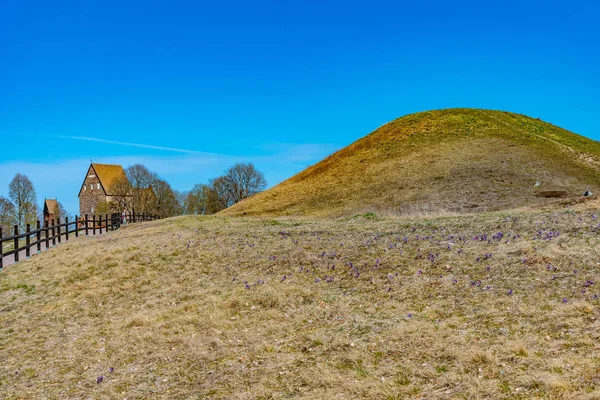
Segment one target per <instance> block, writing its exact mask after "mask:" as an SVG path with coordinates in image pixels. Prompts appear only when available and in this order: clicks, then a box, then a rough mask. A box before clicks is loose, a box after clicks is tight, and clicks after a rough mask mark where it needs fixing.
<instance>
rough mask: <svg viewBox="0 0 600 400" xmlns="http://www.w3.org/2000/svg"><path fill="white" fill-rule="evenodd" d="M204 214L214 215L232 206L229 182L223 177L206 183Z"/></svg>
mask: <svg viewBox="0 0 600 400" xmlns="http://www.w3.org/2000/svg"><path fill="white" fill-rule="evenodd" d="M208 187H209V190H208V196H207V199H206V213H207V214H215V213H218V212H219V211H221V210H223V209H225V208H227V207H229V206H230V205H232V204H233V201H232V199H231V191H230V190H229V182H228V181H227V178H226V177H225V176H220V177H218V178H213V179H211V180H210V181H209V182H208Z"/></svg>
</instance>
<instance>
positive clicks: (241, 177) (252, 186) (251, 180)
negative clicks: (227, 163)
mask: <svg viewBox="0 0 600 400" xmlns="http://www.w3.org/2000/svg"><path fill="white" fill-rule="evenodd" d="M225 181H226V186H227V190H228V192H229V198H230V201H231V202H232V203H233V204H235V203H237V202H240V201H242V200H244V199H245V198H248V197H250V196H252V195H253V194H256V193H258V192H261V191H263V190H264V189H265V188H266V187H267V181H266V180H265V175H264V174H263V173H262V172H260V171H259V170H257V169H256V168H255V167H254V165H253V164H252V163H247V164H244V163H238V164H235V165H234V166H232V167H231V168H229V169H228V170H227V171H225Z"/></svg>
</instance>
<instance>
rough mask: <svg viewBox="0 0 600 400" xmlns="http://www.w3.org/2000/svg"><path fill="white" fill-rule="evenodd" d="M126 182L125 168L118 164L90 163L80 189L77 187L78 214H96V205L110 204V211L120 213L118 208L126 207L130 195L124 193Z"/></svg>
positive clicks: (129, 201) (129, 200)
mask: <svg viewBox="0 0 600 400" xmlns="http://www.w3.org/2000/svg"><path fill="white" fill-rule="evenodd" d="M125 182H127V177H126V175H125V170H124V169H123V167H122V166H120V165H112V164H94V163H92V164H90V167H89V168H88V171H87V174H86V176H85V179H84V180H83V184H82V185H81V189H79V215H80V216H84V215H86V214H87V215H89V216H92V215H95V214H98V206H99V205H101V204H103V205H106V204H110V205H111V208H112V211H115V212H119V213H121V212H122V211H123V210H119V209H118V208H121V207H123V208H128V206H129V204H130V203H131V195H130V194H124V193H125V192H126V191H125V190H120V189H121V188H123V186H124V183H125Z"/></svg>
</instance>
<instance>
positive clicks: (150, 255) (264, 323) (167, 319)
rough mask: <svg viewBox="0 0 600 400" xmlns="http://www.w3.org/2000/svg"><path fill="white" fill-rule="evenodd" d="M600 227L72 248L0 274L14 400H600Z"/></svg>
mask: <svg viewBox="0 0 600 400" xmlns="http://www.w3.org/2000/svg"><path fill="white" fill-rule="evenodd" d="M597 209H598V202H597V201H591V202H586V203H585V204H581V205H577V206H576V207H574V208H573V209H571V210H569V212H565V211H564V210H562V209H560V210H558V211H554V212H543V213H541V212H520V211H517V212H512V213H510V214H508V213H505V212H502V213H480V214H472V215H462V216H460V217H443V218H429V219H418V218H410V219H403V218H380V219H368V218H362V217H349V218H338V219H333V218H327V219H325V218H313V219H310V218H280V219H279V220H275V219H273V218H271V219H269V220H265V219H262V218H223V217H198V216H186V217H178V218H169V219H165V220H160V221H154V222H149V223H140V224H131V225H128V226H126V227H123V228H122V229H120V230H119V231H115V232H109V233H107V234H103V235H102V236H95V237H87V238H83V237H82V238H79V239H77V240H72V241H69V242H67V243H63V244H61V245H58V246H56V247H54V248H52V249H50V250H48V251H47V252H44V253H41V254H40V255H36V256H34V257H32V258H31V259H29V260H24V261H22V262H20V263H18V264H16V265H13V266H11V267H8V268H5V269H4V270H2V271H0V358H1V360H2V365H1V367H0V398H1V399H83V398H85V399H88V398H89V399H124V398H128V399H156V398H159V399H285V398H288V399H292V398H293V399H334V398H336V399H337V398H340V399H365V398H370V399H409V398H410V399H412V398H427V399H466V398H471V399H474V398H486V399H533V398H536V399H544V398H545V399H590V400H591V399H600V378H599V375H598V372H599V371H598V365H599V364H598V361H599V355H598V349H599V348H598V343H599V339H600V288H599V287H598V286H599V284H598V279H597V278H598V266H597V264H596V263H597V261H598V258H599V257H600V235H599V234H598V232H599V230H598V217H597V215H596V214H595V213H596V212H597V211H596V210H597ZM594 282H595V283H594Z"/></svg>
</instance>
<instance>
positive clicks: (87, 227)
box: [85, 214, 90, 236]
mask: <svg viewBox="0 0 600 400" xmlns="http://www.w3.org/2000/svg"><path fill="white" fill-rule="evenodd" d="M89 230H90V228H89V226H88V215H87V214H85V236H88V235H89V233H90V232H89Z"/></svg>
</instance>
